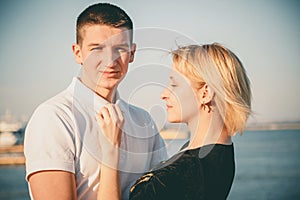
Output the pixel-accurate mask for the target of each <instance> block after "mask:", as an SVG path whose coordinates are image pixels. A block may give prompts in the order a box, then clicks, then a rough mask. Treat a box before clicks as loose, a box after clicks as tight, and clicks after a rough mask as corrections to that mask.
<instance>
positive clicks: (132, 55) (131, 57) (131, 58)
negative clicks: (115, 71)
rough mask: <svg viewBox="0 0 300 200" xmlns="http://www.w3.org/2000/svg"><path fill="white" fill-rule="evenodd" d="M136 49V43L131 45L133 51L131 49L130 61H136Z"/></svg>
mask: <svg viewBox="0 0 300 200" xmlns="http://www.w3.org/2000/svg"><path fill="white" fill-rule="evenodd" d="M135 51H136V44H135V43H133V44H132V45H131V51H130V58H129V63H132V62H133V61H134V54H135Z"/></svg>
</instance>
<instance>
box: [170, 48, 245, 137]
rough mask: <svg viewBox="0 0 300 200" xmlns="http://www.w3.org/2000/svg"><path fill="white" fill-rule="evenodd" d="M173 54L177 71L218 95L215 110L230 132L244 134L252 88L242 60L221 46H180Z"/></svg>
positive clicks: (193, 82)
mask: <svg viewBox="0 0 300 200" xmlns="http://www.w3.org/2000/svg"><path fill="white" fill-rule="evenodd" d="M172 54H173V63H174V66H175V68H176V69H177V70H178V71H179V72H181V73H182V74H184V75H185V76H186V77H187V78H188V79H189V80H190V81H191V82H192V84H193V85H194V86H195V87H197V88H201V87H203V86H204V85H205V84H207V85H208V86H209V87H211V88H212V90H213V91H214V92H215V96H214V99H213V101H214V104H215V106H216V108H213V111H214V109H217V110H218V111H219V114H220V116H221V117H222V119H223V122H224V125H225V127H226V129H227V131H228V133H229V134H230V135H235V134H236V132H240V133H243V131H244V129H245V126H246V123H247V119H248V117H249V115H250V114H251V89H250V81H249V79H248V77H247V74H246V70H245V68H244V67H243V65H242V63H241V61H240V60H239V59H238V57H237V56H236V55H235V54H234V53H233V52H231V51H230V50H229V49H227V48H225V47H224V46H222V45H220V44H218V43H213V44H206V45H201V46H200V45H190V46H185V47H180V48H178V49H177V50H175V51H173V52H172Z"/></svg>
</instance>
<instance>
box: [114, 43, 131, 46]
mask: <svg viewBox="0 0 300 200" xmlns="http://www.w3.org/2000/svg"><path fill="white" fill-rule="evenodd" d="M114 46H117V47H130V45H129V44H128V43H120V44H116V45H114Z"/></svg>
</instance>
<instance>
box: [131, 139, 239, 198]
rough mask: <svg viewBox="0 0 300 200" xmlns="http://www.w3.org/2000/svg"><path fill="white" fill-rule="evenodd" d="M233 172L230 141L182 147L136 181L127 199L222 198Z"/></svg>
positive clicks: (227, 192) (230, 181) (228, 186)
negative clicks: (181, 150) (228, 142)
mask: <svg viewBox="0 0 300 200" xmlns="http://www.w3.org/2000/svg"><path fill="white" fill-rule="evenodd" d="M234 172H235V164H234V150H233V144H231V145H222V144H215V145H213V144H212V145H206V146H203V147H200V148H197V149H192V150H186V151H183V152H180V153H178V154H176V155H174V156H173V157H172V158H170V159H169V160H167V161H166V162H163V163H161V165H160V166H159V167H157V168H155V169H153V170H151V171H150V172H148V173H146V174H145V175H144V176H142V177H141V178H140V179H139V180H137V181H136V183H135V184H134V185H133V186H132V187H131V189H130V199H131V200H132V199H143V200H147V199H155V200H159V199H172V200H173V199H197V200H198V199H213V200H214V199H226V197H227V196H228V194H229V191H230V188H231V185H232V182H233V178H234Z"/></svg>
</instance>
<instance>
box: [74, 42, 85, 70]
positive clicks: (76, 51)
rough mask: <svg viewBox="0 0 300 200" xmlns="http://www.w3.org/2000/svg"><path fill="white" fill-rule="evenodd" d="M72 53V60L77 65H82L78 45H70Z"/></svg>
mask: <svg viewBox="0 0 300 200" xmlns="http://www.w3.org/2000/svg"><path fill="white" fill-rule="evenodd" d="M72 51H73V54H74V59H75V61H76V62H77V63H78V64H81V65H82V64H83V59H82V53H81V48H80V46H79V45H78V44H72Z"/></svg>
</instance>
